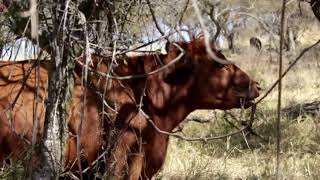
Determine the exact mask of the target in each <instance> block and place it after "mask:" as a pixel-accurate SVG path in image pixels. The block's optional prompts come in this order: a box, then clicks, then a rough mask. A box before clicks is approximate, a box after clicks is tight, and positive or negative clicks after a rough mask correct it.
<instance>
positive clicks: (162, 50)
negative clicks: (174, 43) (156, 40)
mask: <svg viewBox="0 0 320 180" xmlns="http://www.w3.org/2000/svg"><path fill="white" fill-rule="evenodd" d="M169 47H170V42H169V41H167V42H166V44H165V45H164V46H163V47H162V48H161V54H163V55H167V54H168V52H169Z"/></svg>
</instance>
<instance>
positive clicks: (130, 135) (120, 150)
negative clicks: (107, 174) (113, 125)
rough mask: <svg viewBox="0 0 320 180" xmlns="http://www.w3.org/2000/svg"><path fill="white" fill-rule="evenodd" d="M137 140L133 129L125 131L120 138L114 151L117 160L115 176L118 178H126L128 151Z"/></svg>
mask: <svg viewBox="0 0 320 180" xmlns="http://www.w3.org/2000/svg"><path fill="white" fill-rule="evenodd" d="M136 142H137V139H136V135H135V133H134V132H132V131H126V132H124V133H123V134H122V135H121V136H120V138H119V139H118V142H117V146H116V149H115V153H114V161H115V172H114V174H115V177H116V179H119V180H120V179H124V177H125V175H126V174H128V168H127V165H128V164H127V159H128V152H129V150H130V148H131V147H132V145H133V144H135V143H136Z"/></svg>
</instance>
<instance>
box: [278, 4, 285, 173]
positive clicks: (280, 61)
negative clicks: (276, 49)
mask: <svg viewBox="0 0 320 180" xmlns="http://www.w3.org/2000/svg"><path fill="white" fill-rule="evenodd" d="M282 2H283V4H282V10H281V26H280V54H279V85H278V107H277V121H276V127H277V128H276V129H277V171H276V173H277V174H276V179H279V178H280V177H279V166H280V141H281V137H280V135H281V134H280V120H281V95H282V94H281V93H282V78H281V76H282V56H283V54H282V53H283V39H284V37H283V33H284V21H285V12H286V0H283V1H282Z"/></svg>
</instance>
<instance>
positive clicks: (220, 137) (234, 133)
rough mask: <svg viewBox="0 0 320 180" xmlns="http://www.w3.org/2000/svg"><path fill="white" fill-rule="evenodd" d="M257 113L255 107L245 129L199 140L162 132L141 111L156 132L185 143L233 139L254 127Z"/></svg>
mask: <svg viewBox="0 0 320 180" xmlns="http://www.w3.org/2000/svg"><path fill="white" fill-rule="evenodd" d="M255 112H256V105H253V106H252V107H251V116H250V121H249V123H248V125H247V126H245V127H243V128H240V129H239V130H237V131H235V132H231V133H228V134H224V135H220V136H211V137H198V138H189V137H185V136H181V135H179V134H174V133H172V132H168V131H163V130H161V129H160V128H159V127H158V126H157V125H156V124H155V123H154V122H153V120H152V119H151V118H150V117H149V116H148V115H147V114H146V113H144V112H143V111H141V113H142V115H143V116H144V117H145V118H146V119H147V120H148V122H149V123H150V124H151V125H152V126H153V127H154V128H155V130H156V131H157V132H159V133H161V134H165V135H168V136H172V137H175V138H178V139H181V140H184V141H204V142H206V141H210V140H217V139H224V138H227V137H231V136H233V135H236V134H239V133H241V132H242V131H245V130H247V129H250V128H251V127H252V123H253V121H254V114H255Z"/></svg>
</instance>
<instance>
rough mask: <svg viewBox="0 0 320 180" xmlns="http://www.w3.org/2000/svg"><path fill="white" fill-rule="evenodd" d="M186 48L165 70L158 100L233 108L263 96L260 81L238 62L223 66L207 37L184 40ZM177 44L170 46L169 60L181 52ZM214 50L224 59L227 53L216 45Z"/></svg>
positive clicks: (203, 107)
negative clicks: (183, 100) (249, 74)
mask: <svg viewBox="0 0 320 180" xmlns="http://www.w3.org/2000/svg"><path fill="white" fill-rule="evenodd" d="M178 46H179V47H181V48H182V49H183V50H184V53H185V54H184V55H183V57H182V58H181V60H180V61H179V62H178V63H176V64H175V65H173V66H172V67H169V68H168V70H167V71H166V72H165V73H163V75H162V77H161V78H162V81H163V82H164V84H163V89H164V90H163V91H164V93H159V92H158V93H154V94H156V96H161V97H156V96H155V97H152V98H153V99H155V102H156V103H157V102H158V101H159V100H160V101H161V103H160V104H161V105H165V104H166V103H164V101H167V102H170V103H172V102H174V101H176V100H177V101H178V99H181V98H185V99H187V101H189V102H191V105H192V106H193V109H224V110H225V109H231V108H240V107H245V108H247V107H249V106H251V105H252V103H253V100H254V99H255V98H256V97H258V96H259V91H260V87H259V84H258V83H257V82H256V81H254V80H253V79H251V78H250V77H249V76H248V75H247V74H246V73H245V72H243V71H242V70H241V69H240V68H239V67H237V66H236V65H234V64H227V65H223V64H220V63H218V62H216V61H215V59H213V58H212V56H210V55H209V54H208V53H207V51H206V47H205V43H204V40H203V39H195V40H193V41H191V42H181V43H178ZM179 47H177V46H176V45H174V44H168V45H167V52H168V53H167V56H166V57H165V58H164V61H165V63H169V62H170V61H172V60H173V59H175V58H176V57H177V56H178V55H179V54H180V53H181V51H180V50H179ZM211 50H212V51H213V52H214V53H215V54H216V56H217V57H219V58H220V59H224V60H226V58H225V57H224V55H223V54H222V53H221V52H219V51H218V50H216V49H215V48H214V46H213V45H212V47H211Z"/></svg>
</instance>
